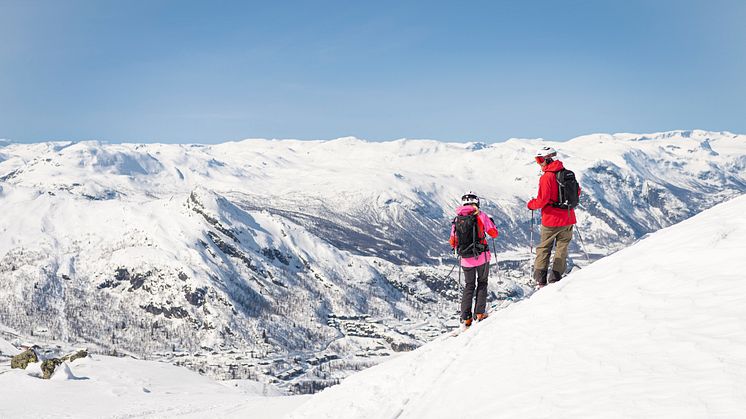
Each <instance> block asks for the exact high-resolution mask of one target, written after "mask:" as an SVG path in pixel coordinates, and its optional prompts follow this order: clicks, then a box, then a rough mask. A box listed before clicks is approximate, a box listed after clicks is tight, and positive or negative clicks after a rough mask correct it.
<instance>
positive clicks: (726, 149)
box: [0, 131, 746, 391]
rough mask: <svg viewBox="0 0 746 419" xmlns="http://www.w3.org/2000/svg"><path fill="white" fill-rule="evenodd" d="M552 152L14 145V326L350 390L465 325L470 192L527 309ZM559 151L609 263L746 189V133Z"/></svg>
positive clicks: (259, 144) (0, 273) (6, 222)
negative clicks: (461, 213)
mask: <svg viewBox="0 0 746 419" xmlns="http://www.w3.org/2000/svg"><path fill="white" fill-rule="evenodd" d="M547 143H548V142H544V141H540V140H509V141H507V142H505V143H499V144H492V145H485V144H476V143H471V144H456V143H442V142H437V141H425V140H400V141H392V142H387V143H371V142H365V141H362V140H358V139H354V138H343V139H339V140H334V141H309V142H306V141H291V140H287V141H272V140H246V141H241V142H236V143H226V144H220V145H215V146H198V145H163V144H146V145H145V144H112V145H109V144H101V143H97V142H80V143H72V142H54V143H42V144H13V143H10V144H6V145H3V146H1V147H0V213H1V214H2V215H3V216H2V217H0V323H2V324H6V325H7V326H9V327H12V328H13V329H15V330H17V331H18V332H19V333H21V334H23V335H25V336H28V335H31V334H32V333H33V334H34V336H35V337H39V336H42V337H44V338H51V339H57V340H61V341H66V342H76V341H78V340H81V341H84V342H86V345H87V346H89V347H90V348H91V349H92V350H94V351H114V350H116V351H118V352H130V353H136V354H137V355H138V356H144V357H154V356H160V355H161V354H163V355H164V356H169V357H170V356H173V357H176V358H174V359H175V362H179V363H183V364H186V365H190V366H191V367H192V368H193V369H195V370H204V371H207V372H208V373H211V374H213V375H214V376H219V377H222V378H231V377H233V378H249V377H251V378H258V377H257V375H261V374H268V375H269V376H271V377H274V378H277V379H279V380H282V381H283V382H286V383H290V382H291V381H292V380H296V379H299V377H300V378H308V379H309V380H315V381H314V383H313V384H312V385H311V388H310V390H313V389H314V388H317V387H314V386H317V384H318V381H323V383H322V384H321V385H328V384H333V383H334V382H336V380H337V379H339V378H340V375H339V374H337V372H338V371H339V369H344V368H347V367H350V366H351V364H350V359H347V358H348V357H354V358H355V360H354V362H352V364H354V365H352V367H353V368H352V369H356V368H362V367H364V366H366V365H370V364H372V363H375V359H376V358H377V357H382V356H386V355H389V354H391V353H393V352H396V351H402V350H407V349H410V348H412V347H414V346H417V345H419V344H421V343H423V342H425V341H428V340H430V339H432V338H433V337H434V336H437V335H438V334H439V333H441V332H442V331H443V330H445V329H446V327H447V322H448V321H449V320H451V321H452V320H453V319H454V318H455V312H456V303H455V301H456V300H457V299H458V295H459V289H458V285H457V278H458V276H457V271H451V272H452V275H451V277H448V276H447V275H448V272H449V271H450V268H451V263H453V262H455V261H454V260H453V259H452V258H450V257H449V254H450V252H449V250H450V249H449V247H448V245H447V244H446V237H447V234H448V229H449V227H450V225H449V222H450V219H451V217H452V212H453V209H454V207H455V206H456V204H457V199H458V197H459V196H461V194H462V193H463V192H464V191H465V190H468V189H472V190H474V191H475V192H477V193H478V194H479V195H480V196H482V197H483V209H484V210H485V211H486V212H488V213H489V214H491V215H492V216H493V217H494V219H495V221H496V223H497V225H498V228H499V229H500V231H501V236H500V238H499V239H498V240H497V241H496V242H495V244H496V245H497V250H498V252H499V253H501V254H500V255H499V260H500V261H501V266H500V267H501V270H502V274H503V278H502V279H504V281H503V284H499V282H500V281H494V280H493V281H491V291H492V292H493V293H494V294H491V298H493V299H494V298H498V297H516V298H520V297H521V295H522V293H521V292H520V290H521V288H520V287H519V286H518V285H520V284H519V282H520V280H524V282H525V280H526V278H527V277H528V276H527V275H525V273H524V271H523V270H522V269H523V268H528V266H527V265H528V263H527V262H528V260H529V255H528V252H527V250H528V248H529V216H528V214H529V212H528V210H527V209H526V208H525V202H526V201H527V200H528V199H529V198H530V197H531V196H533V195H534V194H535V193H536V188H537V184H538V174H539V172H538V167H537V165H536V164H535V163H534V162H533V161H532V155H533V153H534V150H535V149H536V148H538V147H539V146H540V145H544V144H547ZM550 144H551V145H553V146H554V147H555V148H557V149H558V150H559V152H560V158H561V159H562V160H563V161H564V162H565V163H566V164H567V165H568V167H570V168H572V169H573V170H575V171H576V172H577V173H578V176H579V178H580V182H581V185H582V186H583V190H584V194H583V196H582V199H583V201H582V202H583V206H584V208H585V209H584V210H583V211H581V212H580V213H579V217H578V218H579V220H580V221H579V227H580V229H581V230H582V232H583V238H584V239H585V241H586V244H587V245H588V247H589V250H590V252H591V253H596V254H606V253H609V252H611V251H613V250H616V249H620V248H622V247H624V246H626V245H627V244H629V243H631V242H633V241H634V240H637V239H638V238H640V237H642V236H644V235H645V234H647V233H649V232H652V231H655V230H657V229H659V228H661V227H664V226H667V225H670V224H672V223H674V222H677V221H680V220H683V219H685V218H687V217H689V216H691V215H693V214H696V213H697V212H699V211H701V210H703V209H706V208H709V207H711V206H712V205H715V204H716V203H719V202H722V201H723V200H726V199H728V198H730V197H733V196H735V195H738V194H741V193H744V192H746V136H743V135H734V134H730V133H715V132H705V131H691V132H689V131H675V132H670V133H660V134H654V135H632V134H618V135H613V136H612V135H591V136H586V137H580V138H576V139H573V140H570V141H568V142H564V143H550ZM577 242H578V241H576V242H575V243H577ZM575 243H574V245H573V248H572V250H573V252H577V250H578V248H577V247H576V246H575ZM441 263H442V264H441ZM493 278H494V276H493ZM516 284H518V285H516ZM174 354H177V355H178V356H177V355H174ZM227 354H228V355H231V359H230V362H227V361H226V357H225V356H224V355H227ZM213 355H214V357H213ZM337 358H340V359H337ZM260 362H270V365H261V364H260ZM304 374H307V375H306V376H304ZM274 378H273V379H274ZM306 384H307V383H306ZM296 390H298V391H309V388H308V386H306V387H304V388H302V389H296Z"/></svg>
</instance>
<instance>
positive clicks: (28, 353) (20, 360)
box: [10, 349, 39, 369]
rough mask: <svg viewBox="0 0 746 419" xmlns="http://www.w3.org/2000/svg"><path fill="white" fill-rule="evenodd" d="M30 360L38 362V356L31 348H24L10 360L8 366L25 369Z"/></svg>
mask: <svg viewBox="0 0 746 419" xmlns="http://www.w3.org/2000/svg"><path fill="white" fill-rule="evenodd" d="M32 362H39V357H37V356H36V352H34V350H33V349H26V350H25V351H23V352H21V353H20V354H18V355H16V356H14V357H13V358H12V359H11V360H10V367H11V368H20V369H26V366H27V365H28V364H30V363H32Z"/></svg>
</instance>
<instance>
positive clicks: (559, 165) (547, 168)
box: [541, 160, 565, 172]
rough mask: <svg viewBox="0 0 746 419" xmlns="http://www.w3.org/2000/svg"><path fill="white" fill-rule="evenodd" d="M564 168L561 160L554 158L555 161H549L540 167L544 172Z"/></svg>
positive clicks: (557, 170)
mask: <svg viewBox="0 0 746 419" xmlns="http://www.w3.org/2000/svg"><path fill="white" fill-rule="evenodd" d="M564 168H565V165H564V164H562V162H561V161H559V160H555V161H553V162H551V163H549V164H548V165H546V166H544V167H542V168H541V170H543V171H545V172H559V171H560V170H562V169H564Z"/></svg>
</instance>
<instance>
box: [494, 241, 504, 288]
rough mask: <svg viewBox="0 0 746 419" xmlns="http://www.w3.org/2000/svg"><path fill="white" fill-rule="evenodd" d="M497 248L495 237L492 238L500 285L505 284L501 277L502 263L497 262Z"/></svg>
mask: <svg viewBox="0 0 746 419" xmlns="http://www.w3.org/2000/svg"><path fill="white" fill-rule="evenodd" d="M495 248H496V246H495V238H494V237H493V238H492V254H494V255H495V269H497V280H498V281H499V282H500V283H502V282H503V278H502V275H500V263H499V262H498V260H497V250H495Z"/></svg>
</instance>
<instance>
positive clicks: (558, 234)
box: [534, 224, 573, 275]
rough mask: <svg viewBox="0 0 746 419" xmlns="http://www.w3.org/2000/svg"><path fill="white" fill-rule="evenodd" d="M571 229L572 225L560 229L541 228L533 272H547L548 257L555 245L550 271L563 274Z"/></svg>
mask: <svg viewBox="0 0 746 419" xmlns="http://www.w3.org/2000/svg"><path fill="white" fill-rule="evenodd" d="M572 227H573V225H572V224H571V225H569V226H562V227H546V226H543V225H542V226H541V241H540V242H539V244H537V245H536V261H535V262H534V270H535V271H547V270H548V268H549V255H550V253H551V252H552V247H554V246H555V244H556V248H555V250H554V263H553V264H552V270H553V271H557V272H559V274H560V275H564V274H565V269H567V248H568V247H569V246H570V241H571V240H572Z"/></svg>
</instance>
